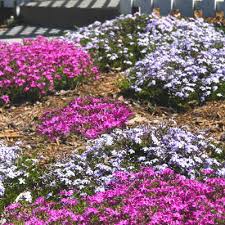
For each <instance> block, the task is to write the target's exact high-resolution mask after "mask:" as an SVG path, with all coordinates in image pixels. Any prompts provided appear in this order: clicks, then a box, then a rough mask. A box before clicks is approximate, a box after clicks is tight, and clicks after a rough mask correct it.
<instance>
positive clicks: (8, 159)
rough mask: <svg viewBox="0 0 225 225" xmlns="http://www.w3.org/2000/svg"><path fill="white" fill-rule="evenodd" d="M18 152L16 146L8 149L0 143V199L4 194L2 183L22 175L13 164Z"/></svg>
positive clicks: (18, 149)
mask: <svg viewBox="0 0 225 225" xmlns="http://www.w3.org/2000/svg"><path fill="white" fill-rule="evenodd" d="M20 151H21V149H20V148H19V147H18V146H12V147H8V146H6V145H5V144H4V143H3V142H0V198H1V197H2V196H3V195H4V192H5V188H4V181H5V180H6V179H9V178H10V179H13V178H15V177H18V176H20V175H21V173H22V172H21V171H19V170H18V169H17V166H16V163H15V162H16V159H17V158H18V156H19V153H20Z"/></svg>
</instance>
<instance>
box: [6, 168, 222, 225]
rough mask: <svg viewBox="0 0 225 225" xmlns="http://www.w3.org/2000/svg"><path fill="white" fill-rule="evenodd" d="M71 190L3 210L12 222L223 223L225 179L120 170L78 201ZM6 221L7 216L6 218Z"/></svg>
mask: <svg viewBox="0 0 225 225" xmlns="http://www.w3.org/2000/svg"><path fill="white" fill-rule="evenodd" d="M73 193H74V192H73V191H69V192H65V191H64V192H61V196H60V197H59V201H57V202H54V201H48V200H46V199H45V198H44V197H40V198H38V199H37V200H36V201H35V202H34V203H33V204H28V205H25V206H22V205H21V204H12V205H10V206H8V207H7V208H6V210H5V218H6V219H7V220H8V222H10V223H11V224H18V223H26V224H34V223H35V224H37V223H38V224H52V223H53V222H54V223H60V224H66V223H67V224H72V223H77V224H127V225H128V224H133V225H138V224H223V223H224V222H225V204H224V193H225V179H224V178H211V179H206V180H205V181H202V182H199V181H195V180H189V179H187V178H185V177H183V176H181V175H177V174H176V173H174V172H173V171H172V170H169V169H166V170H163V171H161V172H160V173H157V172H155V171H154V170H152V169H151V168H145V169H142V170H141V171H140V172H138V173H126V172H118V173H116V174H115V176H114V181H113V182H112V183H111V184H110V188H109V189H108V190H107V191H105V192H100V193H97V194H95V195H93V196H90V197H88V198H87V200H86V201H80V200H77V199H75V198H73V197H72V196H73ZM5 224H7V222H5Z"/></svg>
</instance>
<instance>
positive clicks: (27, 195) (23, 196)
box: [15, 191, 32, 203]
mask: <svg viewBox="0 0 225 225" xmlns="http://www.w3.org/2000/svg"><path fill="white" fill-rule="evenodd" d="M19 201H26V202H29V203H31V202H32V195H31V192H30V191H26V192H22V193H20V194H19V195H18V196H17V198H16V200H15V202H19Z"/></svg>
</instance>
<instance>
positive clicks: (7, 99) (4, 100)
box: [1, 95, 10, 104]
mask: <svg viewBox="0 0 225 225" xmlns="http://www.w3.org/2000/svg"><path fill="white" fill-rule="evenodd" d="M1 100H2V101H3V102H4V103H5V104H8V103H9V102H10V99H9V96H8V95H2V96H1Z"/></svg>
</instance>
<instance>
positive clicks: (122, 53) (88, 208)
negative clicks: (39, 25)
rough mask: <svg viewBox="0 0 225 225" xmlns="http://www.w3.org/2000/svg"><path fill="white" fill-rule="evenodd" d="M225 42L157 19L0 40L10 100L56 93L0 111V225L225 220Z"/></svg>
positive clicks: (2, 78) (185, 24)
mask: <svg viewBox="0 0 225 225" xmlns="http://www.w3.org/2000/svg"><path fill="white" fill-rule="evenodd" d="M224 44H225V36H224V33H222V31H219V29H215V27H214V26H213V25H210V24H208V23H205V22H204V21H203V20H202V19H196V20H195V19H182V18H179V19H178V18H175V17H173V16H167V17H158V16H156V15H154V14H153V15H150V16H147V15H138V14H135V15H128V16H120V17H119V18H116V19H114V20H111V21H106V22H104V23H99V22H95V23H94V24H92V25H90V26H88V27H84V28H80V29H79V30H78V31H76V32H73V33H70V34H68V35H67V36H66V37H64V38H62V39H52V40H48V39H46V38H43V37H39V38H37V39H34V40H25V41H24V43H23V44H4V43H0V55H1V54H2V56H0V59H2V61H1V62H0V85H2V86H0V88H1V87H4V88H3V89H0V97H1V100H0V101H1V103H0V104H5V103H6V104H8V102H9V100H10V101H11V102H12V103H14V102H17V101H18V100H22V99H26V98H27V99H29V100H32V101H34V100H37V99H38V98H39V97H41V96H43V95H47V96H46V97H45V98H43V99H42V101H35V102H33V104H30V103H24V104H20V105H17V104H16V105H14V106H12V105H10V104H8V105H7V106H5V107H2V108H0V138H4V139H5V141H4V142H1V140H0V215H1V216H0V224H8V225H12V224H88V225H89V224H90V225H91V224H127V225H130V224H135V225H136V224H137V225H139V224H158V225H161V224H168V225H172V224H182V225H183V224H187V225H190V224H193V225H198V224H199V225H203V224H204V225H206V224H218V225H222V224H224V223H225V210H224V209H225V205H224V196H225V144H224V140H225V136H224V135H225V123H224V120H223V118H224V115H225V105H224V100H223V99H224V94H225V91H224V90H225V86H224V84H225V80H224V77H225V74H224V72H225V70H224V64H225V61H224V59H225V57H224V52H225V46H224ZM1 50H2V51H1ZM95 65H98V67H100V70H102V71H104V73H101V76H100V77H99V78H100V79H95V80H91V81H93V82H84V83H83V84H82V85H79V87H78V88H74V87H75V86H76V85H77V82H80V81H83V80H84V79H85V78H91V79H93V78H98V75H100V74H98V70H97V67H96V66H95ZM110 70H111V72H110V73H106V72H105V71H110ZM1 71H2V73H1ZM21 71H22V72H21ZM112 71H113V72H112ZM116 71H119V72H116ZM121 71H122V72H121ZM46 72H47V73H46ZM58 75H59V76H58ZM14 77H16V78H15V79H14ZM21 77H22V78H21ZM39 78H40V79H39ZM9 81H10V82H14V84H13V83H9ZM24 82H25V83H24ZM3 84H4V85H3ZM9 84H10V85H11V86H10V85H9ZM44 84H45V85H44ZM7 85H8V86H7ZM35 85H36V86H35ZM42 85H43V86H42ZM26 87H28V89H27V88H26ZM65 89H71V90H68V91H65ZM15 90H16V91H15ZM60 90H62V91H60ZM120 91H122V92H120ZM124 91H125V92H124ZM126 91H129V96H131V97H132V98H129V99H125V96H122V94H123V93H126ZM49 94H50V95H49ZM75 96H76V97H75ZM142 99H144V100H147V101H142ZM140 100H141V101H140ZM209 100H215V101H210V102H207V103H206V101H209ZM217 100H220V101H217ZM125 103H126V104H125ZM152 103H154V104H152ZM155 103H157V104H155ZM203 103H206V104H204V106H201V104H203ZM159 105H165V106H169V107H161V106H159ZM190 106H196V107H195V109H193V110H190V111H188V112H185V113H183V114H181V113H177V112H176V110H174V109H172V107H173V108H175V109H187V108H190ZM47 108H48V109H52V110H48V111H47V112H46V110H47ZM131 108H132V110H131ZM44 112H46V113H44ZM43 113H44V114H43ZM162 124H164V125H162ZM166 124H167V125H166ZM37 131H38V132H37ZM46 137H47V138H46ZM87 139H90V140H87Z"/></svg>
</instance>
